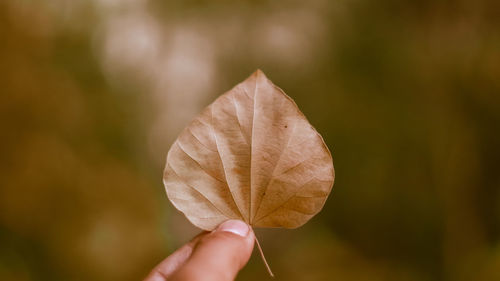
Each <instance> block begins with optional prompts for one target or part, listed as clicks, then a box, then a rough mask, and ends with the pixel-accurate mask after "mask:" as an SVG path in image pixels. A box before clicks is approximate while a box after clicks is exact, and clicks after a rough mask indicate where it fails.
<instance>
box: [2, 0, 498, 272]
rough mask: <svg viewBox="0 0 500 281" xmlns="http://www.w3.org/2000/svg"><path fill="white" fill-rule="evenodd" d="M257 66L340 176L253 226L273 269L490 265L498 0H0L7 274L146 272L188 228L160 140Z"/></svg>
mask: <svg viewBox="0 0 500 281" xmlns="http://www.w3.org/2000/svg"><path fill="white" fill-rule="evenodd" d="M257 68H261V69H262V70H263V71H264V72H265V73H266V74H267V75H268V77H269V78H270V79H271V80H273V81H274V82H275V84H277V85H279V86H280V87H281V88H283V89H284V90H285V92H287V93H288V94H289V95H290V96H291V97H293V98H294V99H295V100H296V101H297V103H298V105H299V107H300V108H301V109H302V110H303V112H304V113H305V115H306V116H308V118H309V120H310V122H311V123H312V124H313V125H314V126H315V127H316V128H317V130H318V131H319V132H320V133H321V134H322V135H323V137H324V138H325V140H326V142H327V144H328V146H329V147H330V149H331V151H332V154H333V157H334V163H335V168H336V176H337V178H336V182H335V186H334V191H333V193H332V195H331V197H330V198H329V199H328V201H327V203H326V205H325V208H324V209H323V211H322V212H321V213H320V214H319V215H318V216H317V217H315V218H313V219H312V220H311V221H310V222H309V223H308V224H306V225H305V226H303V227H302V228H300V229H296V230H257V235H258V236H259V237H260V239H261V243H262V244H263V247H264V251H265V252H266V255H267V257H268V260H269V262H270V264H271V266H272V268H273V270H274V271H275V273H276V275H277V279H276V280H344V281H349V280H353V281H354V280H356V281H363V280H371V281H378V280H389V281H390V280H406V281H413V280H429V281H434V280H450V281H452V280H453V281H455V280H457V281H460V280H479V281H490V280H491V281H492V280H500V243H499V242H500V171H499V168H500V2H499V1H497V0H477V1H465V0H446V1H445V0H437V1H436V0H432V1H431V0H424V1H416V0H415V1H409V0H398V1H396V0H377V1H374V0H373V1H372V0H338V1H327V0H310V1H295V0H290V1H265V0H261V1H229V0H219V1H205V0H187V1H164V0H122V1H121V0H92V1H84V0H78V1H77V0H72V1H69V0H67V1H65V0H47V1H34V0H33V1H29V0H6V1H1V2H0V128H1V134H0V136H1V137H0V144H1V145H0V159H1V162H0V165H1V166H0V182H1V183H0V279H1V280H16V281H17V280H20V281H21V280H23V281H24V280H26V281H31V280H97V281H99V280H121V281H126V280H140V279H141V278H142V277H144V276H145V275H146V274H147V272H148V271H149V270H150V269H151V268H152V267H153V266H154V265H155V264H156V263H157V262H159V261H160V260H161V259H162V258H164V257H165V256H166V255H168V253H170V252H171V251H172V250H173V249H175V248H177V247H178V246H179V245H181V244H182V243H184V242H186V241H187V240H189V239H190V238H191V237H192V236H193V235H194V234H195V233H197V232H198V231H197V230H196V229H195V228H194V227H192V226H191V225H189V223H188V222H187V220H186V219H185V218H184V217H183V216H182V215H179V213H178V212H177V211H175V210H174V209H173V207H172V205H171V204H170V203H169V202H168V200H167V198H166V195H165V192H164V189H163V185H162V182H161V178H162V169H163V165H164V158H165V156H166V152H167V151H168V149H169V147H170V144H171V143H172V141H173V140H174V139H175V137H176V136H177V134H178V133H179V132H180V130H181V129H182V128H183V127H184V126H185V125H186V124H187V123H188V121H189V120H190V119H191V118H193V117H194V115H195V114H197V113H198V112H199V111H200V110H201V109H202V108H203V107H204V106H206V105H207V104H208V103H210V102H211V101H212V100H213V99H214V98H215V97H216V96H217V95H219V94H221V93H223V92H224V91H226V90H228V89H230V88H231V87H232V86H234V85H235V84H236V83H238V82H240V81H242V80H243V79H245V78H246V77H247V76H248V75H250V74H251V73H252V72H253V71H254V70H255V69H257ZM268 279H269V277H267V273H266V270H265V268H264V266H263V264H262V262H261V260H260V258H259V257H258V255H254V256H253V257H252V259H251V261H250V263H249V265H248V266H247V267H246V268H245V269H244V270H243V271H242V273H241V274H240V276H239V277H238V280H268Z"/></svg>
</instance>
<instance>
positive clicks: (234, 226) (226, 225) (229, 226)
mask: <svg viewBox="0 0 500 281" xmlns="http://www.w3.org/2000/svg"><path fill="white" fill-rule="evenodd" d="M249 230H250V229H249V228H248V225H247V224H246V223H244V222H242V221H240V220H228V221H225V222H223V223H221V224H220V225H219V227H217V231H226V232H232V233H234V234H236V235H239V236H243V237H245V236H247V234H248V231H249Z"/></svg>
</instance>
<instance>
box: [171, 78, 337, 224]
mask: <svg viewBox="0 0 500 281" xmlns="http://www.w3.org/2000/svg"><path fill="white" fill-rule="evenodd" d="M333 180H334V169H333V163H332V157H331V155H330V152H329V151H328V148H327V147H326V145H325V143H324V142H323V139H322V138H321V136H320V135H319V134H318V133H317V132H316V130H315V129H314V128H313V127H312V126H311V125H310V124H309V122H308V121H307V119H306V118H305V116H304V115H303V114H302V112H300V110H299V109H298V107H297V105H296V104H295V102H294V101H293V100H292V99H291V98H290V97H288V96H287V95H286V94H285V93H284V92H283V91H282V90H281V89H280V88H278V87H277V86H275V85H274V84H273V83H272V82H271V81H270V80H269V79H267V77H266V76H265V75H264V73H262V71H260V70H257V71H256V72H255V73H254V74H252V75H251V76H250V77H249V78H247V79H246V80H245V81H243V82H242V83H240V84H238V85H237V86H236V87H234V88H233V89H231V90H230V91H229V92H227V93H225V94H223V95H222V96H220V97H219V98H217V100H215V101H214V102H213V103H212V104H211V105H209V106H208V107H207V108H205V109H204V110H203V111H202V112H201V113H200V114H199V115H198V116H197V117H196V118H195V119H194V120H193V121H192V122H191V124H189V126H188V127H187V128H185V129H184V131H183V132H182V133H181V134H180V136H179V137H178V139H177V140H176V141H175V142H174V144H173V145H172V147H171V148H170V151H169V152H168V156H167V165H166V168H165V172H164V184H165V187H166V190H167V195H168V198H169V199H170V201H172V203H173V204H174V206H175V207H176V208H177V209H179V210H180V211H181V212H183V213H184V214H185V215H186V217H187V218H188V219H189V220H190V221H191V222H192V223H193V224H194V225H196V226H197V227H199V228H202V229H205V230H212V229H214V228H215V227H216V226H217V225H218V224H220V223H222V222H223V221H225V220H227V219H240V220H243V221H245V222H247V223H248V224H249V225H251V226H253V227H286V228H296V227H299V226H301V225H303V224H304V223H306V222H307V221H308V220H309V219H310V218H311V217H313V216H314V215H315V214H316V213H318V212H319V211H320V209H321V208H322V207H323V205H324V203H325V200H326V198H327V196H328V194H329V193H330V191H331V189H332V185H333Z"/></svg>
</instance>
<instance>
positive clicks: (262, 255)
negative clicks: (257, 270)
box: [255, 235, 274, 277]
mask: <svg viewBox="0 0 500 281" xmlns="http://www.w3.org/2000/svg"><path fill="white" fill-rule="evenodd" d="M255 242H257V248H259V253H260V256H261V257H262V261H263V262H264V264H265V265H266V268H267V272H269V275H271V277H274V274H273V272H272V271H271V267H269V264H268V263H267V260H266V257H265V256H264V252H263V251H262V247H260V243H259V239H257V235H255Z"/></svg>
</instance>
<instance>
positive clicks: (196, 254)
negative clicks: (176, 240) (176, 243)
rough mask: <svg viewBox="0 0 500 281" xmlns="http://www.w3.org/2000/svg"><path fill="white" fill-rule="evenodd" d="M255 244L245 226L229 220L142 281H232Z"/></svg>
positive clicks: (180, 250) (179, 251) (198, 238)
mask: <svg viewBox="0 0 500 281" xmlns="http://www.w3.org/2000/svg"><path fill="white" fill-rule="evenodd" d="M254 240H255V236H254V233H253V231H252V228H250V227H249V226H248V225H247V224H246V223H244V222H242V221H239V220H228V221H226V222H224V223H222V224H221V225H219V226H218V227H217V229H215V230H214V231H212V232H203V233H201V234H200V235H198V236H196V237H195V238H194V239H193V240H191V241H190V242H188V243H187V244H185V245H184V246H182V247H181V248H179V249H178V250H177V251H175V252H174V253H172V254H171V255H170V256H168V257H167V258H166V259H165V260H163V261H162V262H161V263H160V264H159V265H157V266H156V267H155V268H154V269H153V270H152V271H151V273H150V274H149V275H148V277H146V279H144V281H166V280H169V281H201V280H203V281H212V280H213V281H215V280H217V281H232V280H234V278H235V277H236V275H237V274H238V272H239V271H240V269H241V268H243V266H244V265H245V264H246V263H247V262H248V259H249V258H250V255H251V254H252V250H253V244H254Z"/></svg>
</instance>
